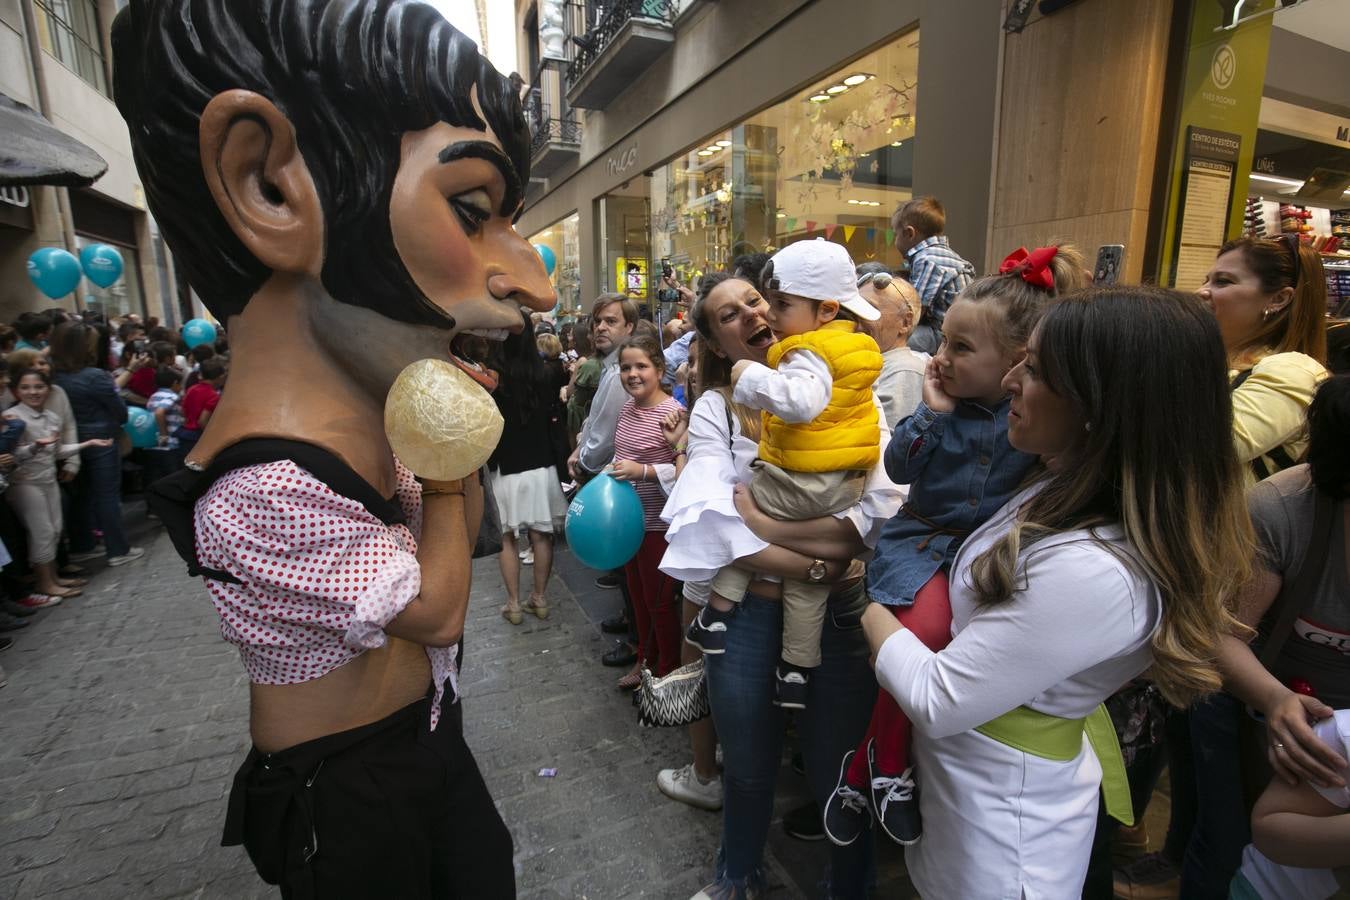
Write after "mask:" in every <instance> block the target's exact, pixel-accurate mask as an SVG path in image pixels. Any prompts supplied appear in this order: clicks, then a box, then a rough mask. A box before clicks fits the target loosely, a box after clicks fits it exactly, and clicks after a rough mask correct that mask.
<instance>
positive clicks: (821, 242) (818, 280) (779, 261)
mask: <svg viewBox="0 0 1350 900" xmlns="http://www.w3.org/2000/svg"><path fill="white" fill-rule="evenodd" d="M769 262H770V264H772V265H773V274H772V276H771V277H770V278H769V280H768V282H767V283H766V285H765V286H766V287H767V288H768V289H769V290H771V291H782V292H783V293H785V294H795V295H796V296H798V297H806V298H808V299H810V300H835V301H837V302H838V303H839V305H840V306H842V307H843V308H844V309H846V310H848V311H849V312H851V313H853V315H855V316H857V317H858V318H859V319H862V320H863V321H865V322H875V321H876V320H877V319H880V318H881V313H879V312H877V309H876V307H875V306H873V305H872V304H870V303H868V302H867V301H866V300H864V299H863V298H862V295H861V294H859V293H858V270H857V269H855V268H854V267H853V260H852V259H850V258H849V255H848V251H847V250H845V249H844V247H843V245H841V244H836V243H834V242H833V241H827V240H825V239H824V238H816V239H815V240H814V241H797V242H796V243H795V244H788V245H787V246H786V247H784V248H783V249H782V250H779V251H778V252H777V253H775V254H774V255H773V256H772V257H771V258H770V259H769Z"/></svg>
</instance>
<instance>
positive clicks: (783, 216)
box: [778, 213, 787, 219]
mask: <svg viewBox="0 0 1350 900" xmlns="http://www.w3.org/2000/svg"><path fill="white" fill-rule="evenodd" d="M778 218H780V219H786V218H787V213H779V214H778Z"/></svg>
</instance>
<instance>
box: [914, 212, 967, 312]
mask: <svg viewBox="0 0 1350 900" xmlns="http://www.w3.org/2000/svg"><path fill="white" fill-rule="evenodd" d="M906 257H907V258H908V260H909V281H910V283H911V284H913V285H914V290H916V291H918V292H919V299H920V300H921V301H922V302H923V308H924V311H925V312H926V313H927V316H926V320H927V321H928V323H929V324H931V325H932V326H933V328H935V329H938V330H941V329H942V320H943V318H944V317H945V316H946V315H947V310H948V309H950V308H951V305H952V301H954V300H955V299H956V295H957V294H959V293H961V289H962V288H964V287H965V286H966V285H968V284H970V282H971V281H972V280H973V279H974V278H975V267H974V266H972V265H971V264H970V263H968V262H966V261H965V260H964V259H962V258H961V257H960V256H959V255H957V253H956V251H955V250H953V249H952V248H951V246H950V245H948V243H947V237H946V235H941V234H935V235H933V236H932V237H930V238H925V239H924V240H922V241H919V243H917V244H915V245H914V246H913V247H911V248H910V250H909V253H907V254H906Z"/></svg>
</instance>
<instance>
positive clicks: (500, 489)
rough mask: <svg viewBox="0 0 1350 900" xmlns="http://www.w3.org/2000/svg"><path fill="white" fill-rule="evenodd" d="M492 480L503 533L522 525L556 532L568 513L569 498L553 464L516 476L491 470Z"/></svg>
mask: <svg viewBox="0 0 1350 900" xmlns="http://www.w3.org/2000/svg"><path fill="white" fill-rule="evenodd" d="M488 483H489V484H491V485H492V495H493V497H494V498H495V499H496V501H497V514H498V515H500V516H501V520H502V534H506V533H508V532H512V531H516V530H517V529H520V528H529V529H532V530H534V531H542V532H548V533H552V531H553V523H554V522H555V521H557V522H561V521H562V519H563V518H564V517H565V516H566V515H567V501H566V500H565V499H564V498H563V493H562V486H561V485H560V484H559V483H558V471H557V469H555V468H553V466H545V467H544V468H541V469H530V470H529V471H528V472H517V473H516V474H514V475H501V474H499V473H497V472H495V471H494V472H490V473H489V474H488Z"/></svg>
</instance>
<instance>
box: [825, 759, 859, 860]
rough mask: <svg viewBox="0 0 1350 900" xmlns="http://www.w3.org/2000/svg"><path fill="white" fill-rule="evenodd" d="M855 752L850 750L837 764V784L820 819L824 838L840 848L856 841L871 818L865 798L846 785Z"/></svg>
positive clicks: (856, 790)
mask: <svg viewBox="0 0 1350 900" xmlns="http://www.w3.org/2000/svg"><path fill="white" fill-rule="evenodd" d="M856 752H857V751H856V750H850V751H848V753H845V754H844V761H843V762H841V763H840V764H839V782H838V784H837V785H836V786H835V789H834V791H833V793H831V794H830V799H828V800H826V801H825V815H824V816H823V817H822V818H823V819H824V825H825V836H826V837H827V838H829V839H830V840H831V841H832V842H833V843H835V844H836V845H838V846H840V847H847V846H848V845H849V844H851V843H853V842H854V841H856V840H857V839H858V837H859V836H860V835H861V834H862V833H863V832H864V831H866V830H867V822H868V820H869V819H870V818H871V816H869V815H868V814H867V798H866V797H864V796H863V795H862V791H859V790H858V789H856V788H854V787H851V786H850V785H849V783H848V767H849V764H850V763H851V762H853V754H854V753H856Z"/></svg>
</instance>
